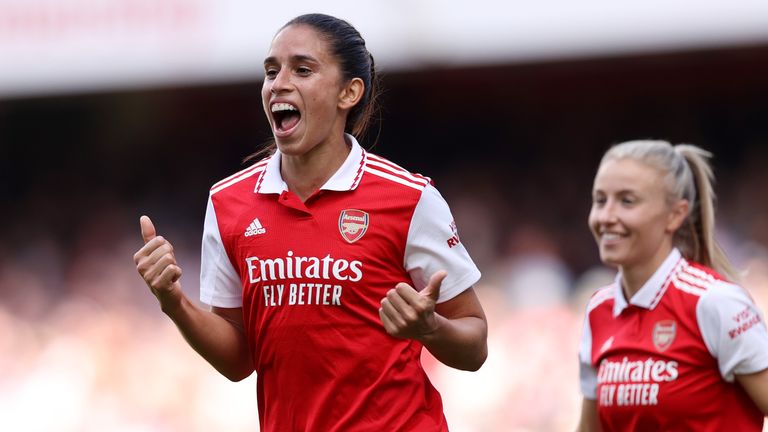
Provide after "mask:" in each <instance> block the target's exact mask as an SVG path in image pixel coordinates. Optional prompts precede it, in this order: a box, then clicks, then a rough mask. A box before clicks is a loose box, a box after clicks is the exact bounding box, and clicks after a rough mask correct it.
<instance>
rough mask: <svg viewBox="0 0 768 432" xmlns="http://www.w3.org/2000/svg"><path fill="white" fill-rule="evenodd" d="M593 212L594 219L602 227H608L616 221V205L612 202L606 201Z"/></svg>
mask: <svg viewBox="0 0 768 432" xmlns="http://www.w3.org/2000/svg"><path fill="white" fill-rule="evenodd" d="M594 210H595V212H596V213H595V219H596V220H597V222H599V223H600V224H603V225H609V224H612V223H615V222H616V221H617V217H616V204H615V202H614V201H613V200H611V199H608V200H606V202H605V203H603V205H601V206H599V207H597V208H595V209H594Z"/></svg>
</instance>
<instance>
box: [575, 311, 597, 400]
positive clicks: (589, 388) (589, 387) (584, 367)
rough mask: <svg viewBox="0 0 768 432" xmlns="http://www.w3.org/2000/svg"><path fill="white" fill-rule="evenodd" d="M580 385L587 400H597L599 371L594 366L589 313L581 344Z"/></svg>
mask: <svg viewBox="0 0 768 432" xmlns="http://www.w3.org/2000/svg"><path fill="white" fill-rule="evenodd" d="M579 385H580V386H581V393H582V394H583V395H584V398H585V399H589V400H596V399H597V371H596V370H595V368H594V367H593V366H592V329H591V328H590V327H589V312H587V314H586V316H584V326H583V330H582V331H581V341H580V342H579Z"/></svg>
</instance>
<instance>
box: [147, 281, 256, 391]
mask: <svg viewBox="0 0 768 432" xmlns="http://www.w3.org/2000/svg"><path fill="white" fill-rule="evenodd" d="M161 308H162V310H163V312H164V313H165V314H166V315H168V317H169V318H171V320H172V321H173V322H174V323H175V324H176V327H178V329H179V331H180V332H181V334H182V335H183V336H184V339H186V341H187V343H189V345H190V346H191V347H192V348H193V349H194V350H195V351H197V353H198V354H200V355H201V356H202V357H203V358H204V359H205V360H206V361H207V362H208V363H210V364H211V365H212V366H213V367H214V368H215V369H216V370H217V371H219V372H220V373H221V374H222V375H224V376H225V377H227V378H228V379H230V380H232V381H240V380H242V379H244V378H246V377H248V376H249V375H250V374H251V373H252V372H253V364H252V363H251V360H250V355H249V353H248V344H247V341H246V338H245V334H244V332H243V329H242V328H241V327H240V326H239V325H238V324H236V323H234V322H231V321H229V320H227V319H226V318H224V317H222V316H220V315H217V314H215V313H214V312H212V311H207V310H204V309H201V308H199V307H198V306H196V305H194V304H193V303H192V302H191V301H190V300H189V299H188V298H187V297H186V296H184V295H182V296H181V297H180V298H178V299H168V300H165V299H164V300H162V301H161Z"/></svg>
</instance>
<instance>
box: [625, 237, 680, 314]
mask: <svg viewBox="0 0 768 432" xmlns="http://www.w3.org/2000/svg"><path fill="white" fill-rule="evenodd" d="M670 252H672V245H671V244H669V245H664V246H663V247H661V248H659V250H658V251H657V252H656V254H654V256H653V257H651V258H650V259H647V260H645V261H643V262H642V263H638V264H633V265H623V266H621V267H620V270H621V288H622V291H623V292H624V296H625V297H626V298H627V301H629V299H631V298H632V296H634V295H635V294H636V293H637V292H638V291H640V288H642V287H643V285H645V283H646V282H648V280H649V279H650V278H651V276H653V274H654V273H656V270H658V268H659V267H661V264H663V263H664V260H665V259H667V257H668V256H669V254H670Z"/></svg>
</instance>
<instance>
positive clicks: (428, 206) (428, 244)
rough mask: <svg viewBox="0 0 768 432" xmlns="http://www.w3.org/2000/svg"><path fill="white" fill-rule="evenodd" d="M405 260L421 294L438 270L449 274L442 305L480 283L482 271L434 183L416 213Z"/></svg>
mask: <svg viewBox="0 0 768 432" xmlns="http://www.w3.org/2000/svg"><path fill="white" fill-rule="evenodd" d="M404 259H405V262H404V266H405V270H406V271H407V272H408V274H409V275H410V276H411V280H412V281H413V283H414V288H416V290H418V291H421V290H422V289H424V287H425V286H427V283H428V282H429V278H430V277H431V276H432V274H434V273H435V272H437V271H438V270H445V271H446V272H447V273H448V275H447V276H446V278H445V279H444V280H443V283H442V285H441V286H440V298H439V299H438V303H442V302H445V301H448V300H450V299H452V298H454V297H456V296H457V295H459V294H461V293H462V292H464V291H465V290H467V289H468V288H470V287H471V286H472V285H474V284H475V283H476V282H477V281H478V280H480V270H478V269H477V266H475V263H474V262H473V261H472V258H470V257H469V254H468V253H467V250H466V249H465V248H464V245H463V244H462V243H461V241H460V240H459V235H458V231H457V229H456V223H455V222H454V220H453V216H452V215H451V210H450V209H449V208H448V203H446V202H445V200H444V199H443V197H442V196H441V195H440V192H438V191H437V189H435V187H434V186H432V185H431V184H428V185H427V186H426V187H425V188H424V190H423V191H422V193H421V197H420V198H419V202H418V203H417V204H416V209H415V210H414V212H413V217H412V219H411V225H410V227H409V229H408V240H407V243H406V245H405V258H404Z"/></svg>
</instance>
